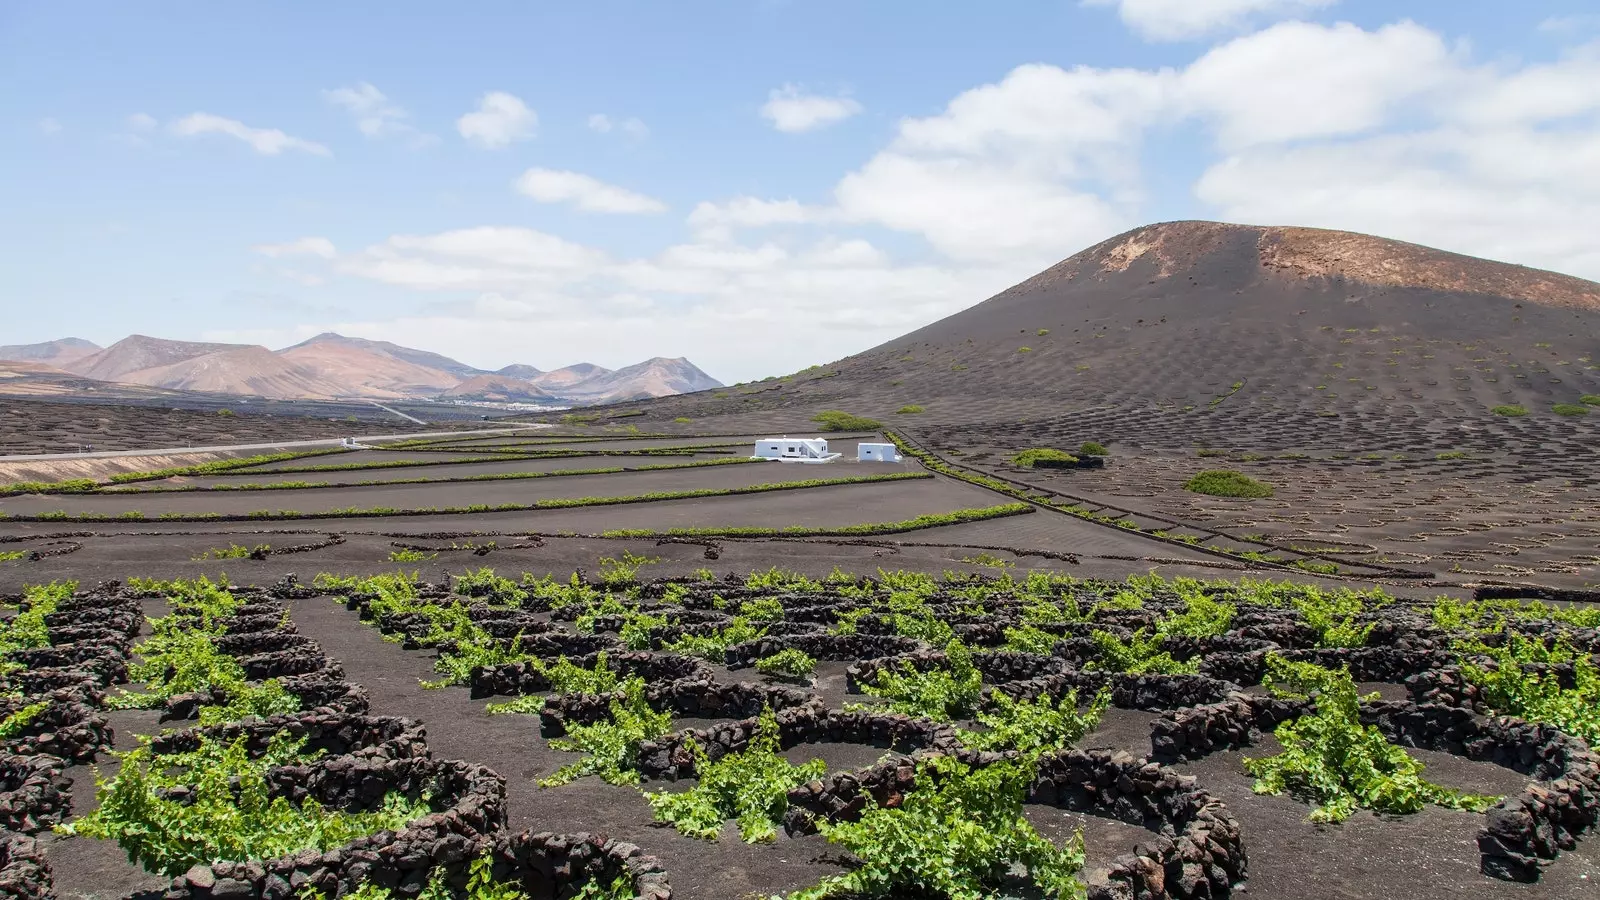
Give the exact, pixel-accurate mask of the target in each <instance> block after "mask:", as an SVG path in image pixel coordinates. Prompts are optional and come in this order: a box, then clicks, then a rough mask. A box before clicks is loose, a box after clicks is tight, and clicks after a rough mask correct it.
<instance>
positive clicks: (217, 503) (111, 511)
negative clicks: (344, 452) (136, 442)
mask: <svg viewBox="0 0 1600 900" xmlns="http://www.w3.org/2000/svg"><path fill="white" fill-rule="evenodd" d="M428 468H432V467H428ZM898 471H908V469H906V468H903V467H892V466H882V467H878V468H867V467H865V466H859V465H835V466H809V465H784V464H781V463H762V464H755V463H751V464H749V465H738V466H708V467H704V468H694V469H667V470H658V471H646V472H617V473H608V474H601V475H570V476H563V477H559V478H528V479H512V480H506V481H481V482H446V483H442V484H401V485H393V486H390V485H365V486H346V487H337V488H306V489H300V490H279V491H195V492H172V493H147V494H133V495H123V494H120V493H118V494H90V495H83V496H77V495H70V494H65V495H50V494H46V495H37V494H29V495H21V496H16V497H7V498H4V499H0V511H3V512H6V513H9V514H11V515H38V514H40V513H42V512H49V511H51V510H65V511H66V512H67V513H69V514H76V513H88V514H94V515H115V514H117V513H119V512H122V511H125V510H129V509H137V510H139V511H141V512H144V513H145V514H146V515H150V516H155V515H160V514H162V513H169V512H170V513H180V514H184V515H196V514H201V513H221V514H223V515H242V514H244V513H248V512H250V511H252V510H258V509H274V510H277V509H292V510H297V511H299V512H303V513H318V512H326V511H329V510H336V509H347V508H349V507H352V506H354V507H359V508H362V509H367V508H378V507H386V508H392V509H433V508H439V507H452V506H472V505H475V504H489V505H493V504H497V503H534V502H537V501H539V500H544V499H562V498H565V499H571V498H580V497H616V496H640V495H644V494H651V493H658V492H681V491H694V490H726V489H729V488H740V487H750V486H752V485H759V484H783V483H787V482H797V481H809V480H813V479H819V478H821V479H827V478H849V477H858V476H859V477H866V476H872V475H885V474H892V473H893V472H898ZM419 474H420V473H419ZM421 477H427V476H426V475H422V476H421Z"/></svg>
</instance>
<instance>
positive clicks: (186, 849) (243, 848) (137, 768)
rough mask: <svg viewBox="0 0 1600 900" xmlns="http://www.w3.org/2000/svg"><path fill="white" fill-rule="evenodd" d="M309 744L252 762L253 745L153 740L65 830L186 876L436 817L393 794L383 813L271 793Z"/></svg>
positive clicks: (125, 759) (279, 745) (273, 749)
mask: <svg viewBox="0 0 1600 900" xmlns="http://www.w3.org/2000/svg"><path fill="white" fill-rule="evenodd" d="M304 745H305V739H304V738H301V739H300V740H298V741H297V740H294V739H292V738H290V737H289V736H288V735H287V734H278V735H276V736H274V738H273V739H272V742H271V744H270V745H269V746H268V747H267V750H266V752H265V753H263V754H262V755H261V756H259V757H257V758H254V759H252V758H251V756H250V754H249V753H248V752H247V751H246V750H245V739H244V738H239V739H238V740H236V741H233V742H231V743H224V742H221V741H218V740H215V739H213V738H202V739H201V743H200V746H199V747H198V748H197V749H195V750H192V751H189V752H187V753H179V754H171V755H155V754H153V752H152V751H151V749H150V745H149V743H148V740H147V741H146V742H145V743H144V745H143V746H141V747H139V748H137V749H134V750H130V751H127V752H126V753H121V754H117V755H118V756H119V757H120V759H121V762H122V765H121V768H120V769H119V770H118V772H117V775H116V777H115V778H114V779H111V780H109V781H108V780H107V779H106V778H105V777H104V776H103V775H101V774H99V773H98V772H96V775H95V787H96V792H97V795H98V799H99V806H98V808H96V809H95V810H94V811H93V812H91V813H89V814H88V815H86V816H83V817H81V818H79V819H77V820H76V821H74V822H72V823H70V824H67V825H57V826H56V828H55V830H56V831H57V833H59V834H62V835H68V836H84V837H93V838H101V839H105V840H113V841H116V842H117V843H118V845H120V846H121V847H122V849H123V850H124V851H125V852H126V853H127V854H128V861H129V862H131V863H136V864H138V865H141V866H143V867H144V868H145V869H146V870H147V871H149V872H153V873H158V874H163V875H179V874H182V873H183V872H184V871H186V870H187V869H188V868H189V867H190V866H193V865H196V864H209V863H215V862H221V861H224V860H228V861H245V860H252V859H273V858H275V857H279V856H284V855H286V854H289V853H294V852H297V851H300V850H307V849H316V850H329V849H332V848H335V847H340V846H343V845H345V844H348V843H349V842H351V841H353V840H355V839H356V838H358V837H363V836H365V835H369V834H374V833H376V832H379V831H384V830H399V829H401V828H404V827H405V826H406V824H407V823H409V822H411V821H413V820H415V819H418V818H420V817H422V816H425V815H427V814H428V813H429V812H430V811H431V810H430V809H429V806H428V804H427V803H426V802H425V800H408V799H406V798H405V797H404V796H403V795H400V794H390V795H389V796H387V797H385V798H384V801H383V805H382V807H381V808H380V809H378V810H376V811H374V812H358V813H349V812H343V811H339V810H329V809H326V808H324V807H322V806H321V805H320V804H318V803H317V802H316V801H314V800H310V799H307V800H304V801H302V802H300V803H298V804H296V803H293V802H291V801H290V800H289V799H287V798H285V797H282V796H273V795H272V794H271V792H270V790H269V785H268V780H267V773H268V772H269V771H271V770H272V769H273V768H275V767H277V766H283V765H292V764H297V763H303V762H306V761H308V760H310V759H311V758H312V757H310V756H309V755H307V754H306V753H305V752H304Z"/></svg>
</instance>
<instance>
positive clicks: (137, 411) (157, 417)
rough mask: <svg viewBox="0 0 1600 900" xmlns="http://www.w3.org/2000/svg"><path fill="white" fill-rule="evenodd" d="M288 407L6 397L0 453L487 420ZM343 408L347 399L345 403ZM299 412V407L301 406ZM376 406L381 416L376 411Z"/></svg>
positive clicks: (325, 434)
mask: <svg viewBox="0 0 1600 900" xmlns="http://www.w3.org/2000/svg"><path fill="white" fill-rule="evenodd" d="M281 407H282V409H283V412H282V413H281V414H272V413H265V412H259V411H257V409H268V408H271V409H274V410H276V409H278V408H280V405H279V404H264V403H262V402H260V401H257V402H256V403H254V404H239V403H235V404H232V405H231V406H222V405H220V403H219V407H218V409H229V410H231V411H232V412H233V413H234V414H233V415H219V414H218V411H217V410H210V411H200V410H192V409H179V408H175V407H162V406H145V405H127V404H116V403H106V404H93V403H53V402H49V401H44V400H25V399H20V398H15V397H0V424H3V426H4V427H0V454H32V453H73V452H76V451H77V450H78V448H79V447H82V446H85V445H92V446H93V447H94V448H95V449H96V450H139V449H144V448H153V447H184V446H190V445H193V446H197V447H205V446H220V445H223V444H263V443H271V442H273V441H292V440H316V439H320V438H342V437H346V436H348V435H349V434H350V433H351V432H352V431H353V430H354V431H359V432H360V433H362V434H375V433H376V434H408V433H414V432H418V431H449V430H451V429H453V428H474V427H482V426H483V424H484V423H482V422H481V421H480V422H460V421H455V422H446V423H443V424H438V425H427V426H423V425H418V424H417V423H416V422H408V421H404V420H402V419H400V418H398V417H396V416H393V415H390V414H388V413H385V412H383V411H382V410H379V409H377V408H376V407H371V406H364V405H363V406H361V407H357V408H355V409H354V410H353V412H360V413H361V418H360V419H359V420H351V419H347V418H345V416H344V415H339V416H337V417H327V416H316V415H306V414H305V413H306V412H309V410H310V408H316V407H315V405H314V404H312V405H310V406H309V407H307V406H306V405H303V404H295V403H286V404H281ZM338 409H339V411H340V412H341V413H343V412H344V411H345V410H344V407H342V406H341V407H338ZM297 413H298V414H297ZM375 413H376V414H377V415H376V416H374V415H373V414H375Z"/></svg>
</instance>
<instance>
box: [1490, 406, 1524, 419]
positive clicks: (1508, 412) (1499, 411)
mask: <svg viewBox="0 0 1600 900" xmlns="http://www.w3.org/2000/svg"><path fill="white" fill-rule="evenodd" d="M1489 411H1490V412H1492V413H1494V414H1495V415H1497V416H1525V415H1527V414H1528V408H1527V407H1525V406H1517V405H1514V404H1506V405H1504V406H1496V407H1495V408H1494V409H1491V410H1489Z"/></svg>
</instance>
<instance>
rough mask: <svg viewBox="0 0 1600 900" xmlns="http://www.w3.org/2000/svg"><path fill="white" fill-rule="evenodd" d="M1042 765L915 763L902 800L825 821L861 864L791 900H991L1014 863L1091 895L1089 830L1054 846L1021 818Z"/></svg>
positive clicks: (1037, 881)
mask: <svg viewBox="0 0 1600 900" xmlns="http://www.w3.org/2000/svg"><path fill="white" fill-rule="evenodd" d="M1033 778H1034V769H1033V766H1031V765H1028V764H1027V763H1025V762H1023V761H1006V762H1000V763H995V764H993V765H989V766H987V767H984V768H982V769H973V768H971V767H969V766H967V765H965V764H963V763H961V762H959V761H958V760H956V759H954V758H953V757H948V756H934V757H930V758H928V759H926V760H923V761H922V762H921V763H919V764H918V766H917V774H916V785H915V787H914V788H913V789H912V790H911V791H908V792H907V793H906V794H905V796H904V798H903V800H902V801H901V803H900V804H899V805H898V806H894V807H888V806H882V805H879V804H878V803H876V802H874V801H872V800H871V799H870V798H869V800H868V805H867V808H866V810H865V812H863V813H862V815H861V818H860V819H859V820H858V821H855V822H826V821H823V822H819V823H818V827H819V830H820V831H821V832H822V835H823V837H825V838H827V839H828V841H829V842H830V843H834V844H838V845H839V846H841V847H843V848H844V849H845V850H848V851H849V852H850V853H851V855H853V856H854V857H856V859H857V860H859V861H860V866H859V867H858V868H856V869H854V870H853V871H850V872H847V873H845V874H843V875H835V876H832V877H830V878H825V879H823V880H822V881H821V882H820V883H819V884H817V885H815V886H813V887H810V888H806V889H804V890H800V891H796V892H794V893H792V894H790V895H789V897H788V900H823V898H828V897H847V896H848V897H885V898H888V897H907V896H917V897H923V896H927V897H942V898H948V900H991V898H994V897H997V896H1002V894H1001V893H1000V891H999V888H1000V885H1001V884H1002V883H1003V882H1004V881H1006V880H1007V878H1008V876H1009V874H1010V872H1011V870H1012V867H1013V866H1021V867H1023V868H1024V869H1026V871H1027V873H1028V877H1029V879H1030V880H1031V881H1032V882H1033V884H1034V886H1035V888H1037V889H1038V890H1039V891H1040V892H1041V893H1043V894H1044V895H1045V896H1047V897H1051V898H1057V900H1065V898H1078V897H1082V896H1084V887H1083V885H1082V883H1081V882H1079V881H1078V879H1077V874H1078V872H1079V870H1081V869H1082V868H1083V864H1084V856H1083V840H1082V834H1081V833H1079V834H1078V835H1076V836H1075V837H1074V838H1073V839H1072V841H1070V842H1069V843H1068V844H1067V846H1066V847H1064V848H1063V847H1056V846H1055V845H1053V844H1051V843H1050V842H1049V841H1048V840H1046V839H1045V838H1044V837H1043V836H1042V835H1040V834H1039V833H1038V832H1037V831H1035V830H1034V828H1033V826H1032V825H1030V824H1029V823H1028V820H1027V819H1026V818H1024V817H1023V815H1022V802H1023V799H1024V798H1025V797H1026V795H1027V792H1028V789H1029V787H1030V785H1031V784H1032V782H1033Z"/></svg>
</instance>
